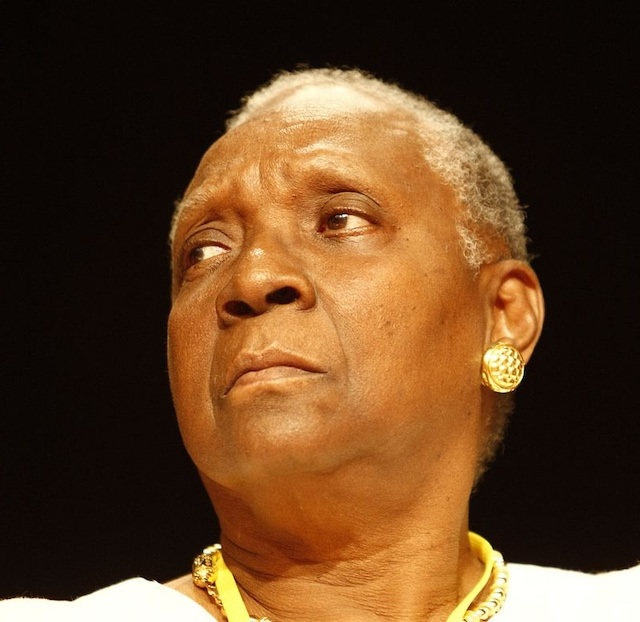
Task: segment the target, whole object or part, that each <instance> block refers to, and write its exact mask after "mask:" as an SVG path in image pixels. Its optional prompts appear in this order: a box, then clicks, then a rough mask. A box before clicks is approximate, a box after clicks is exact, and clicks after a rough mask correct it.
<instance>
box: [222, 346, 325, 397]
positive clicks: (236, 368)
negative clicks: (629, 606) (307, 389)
mask: <svg viewBox="0 0 640 622" xmlns="http://www.w3.org/2000/svg"><path fill="white" fill-rule="evenodd" d="M314 373H315V374H324V373H326V370H325V369H323V368H322V367H321V366H320V365H319V364H318V363H316V362H315V361H312V360H310V359H309V358H306V357H303V356H300V355H298V354H295V353H293V352H286V351H283V350H273V349H270V350H264V351H260V352H247V351H243V352H241V353H240V354H239V355H238V356H237V357H236V358H235V359H234V360H233V362H232V363H231V365H230V367H229V371H228V373H227V375H226V382H225V390H224V392H223V394H222V396H223V397H224V396H226V395H227V394H228V393H229V391H231V389H233V388H234V387H235V386H238V385H247V384H252V383H255V382H270V381H276V380H281V379H286V378H300V377H304V376H305V375H307V374H314Z"/></svg>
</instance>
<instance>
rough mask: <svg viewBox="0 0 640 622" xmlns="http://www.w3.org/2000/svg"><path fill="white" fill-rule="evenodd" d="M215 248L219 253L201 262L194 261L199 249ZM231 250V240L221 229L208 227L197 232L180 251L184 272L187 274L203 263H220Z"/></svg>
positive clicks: (186, 241)
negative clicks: (193, 257)
mask: <svg viewBox="0 0 640 622" xmlns="http://www.w3.org/2000/svg"><path fill="white" fill-rule="evenodd" d="M210 247H215V248H219V249H220V252H219V253H214V254H213V255H211V256H210V257H205V258H204V259H202V260H200V261H192V253H193V252H194V251H196V250H198V249H201V248H202V249H204V248H210ZM230 250H231V240H230V239H229V237H228V236H227V235H225V234H224V233H223V232H222V231H220V230H219V229H215V228H211V227H207V228H206V229H202V230H200V231H196V232H195V233H193V234H192V235H190V236H189V237H188V238H187V239H186V240H185V242H184V243H183V245H182V249H181V251H180V263H181V265H182V270H183V272H186V271H187V270H189V269H190V268H192V267H194V266H198V265H201V264H203V263H207V264H209V263H211V262H213V263H219V262H220V261H222V259H223V258H224V256H225V255H226V253H227V252H228V251H230Z"/></svg>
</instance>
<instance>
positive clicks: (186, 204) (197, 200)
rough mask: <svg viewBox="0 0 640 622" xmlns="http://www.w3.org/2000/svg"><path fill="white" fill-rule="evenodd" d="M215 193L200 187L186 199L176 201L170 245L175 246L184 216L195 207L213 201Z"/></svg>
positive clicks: (170, 232) (212, 190)
mask: <svg viewBox="0 0 640 622" xmlns="http://www.w3.org/2000/svg"><path fill="white" fill-rule="evenodd" d="M213 193H214V189H211V188H208V189H207V188H202V187H200V188H198V189H197V190H196V191H194V192H193V193H191V194H190V195H189V196H188V197H187V198H186V199H185V198H182V199H180V200H178V201H176V203H175V208H174V210H173V216H172V218H171V228H170V230H169V243H170V244H171V245H173V241H174V239H175V234H176V229H177V228H178V222H179V221H180V219H181V218H182V216H183V214H184V213H185V212H188V211H190V210H192V209H194V208H195V207H199V206H200V205H203V204H204V203H207V202H208V201H209V200H210V199H211V197H212V195H213Z"/></svg>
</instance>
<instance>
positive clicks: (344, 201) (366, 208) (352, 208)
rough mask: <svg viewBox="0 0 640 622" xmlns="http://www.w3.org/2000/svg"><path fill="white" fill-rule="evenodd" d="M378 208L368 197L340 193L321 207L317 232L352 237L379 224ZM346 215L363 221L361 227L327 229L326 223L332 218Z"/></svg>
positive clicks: (360, 194)
mask: <svg viewBox="0 0 640 622" xmlns="http://www.w3.org/2000/svg"><path fill="white" fill-rule="evenodd" d="M379 212H380V206H379V205H378V204H377V203H376V202H375V201H373V200H372V199H370V198H369V197H368V196H366V195H364V194H362V193H360V192H340V193H339V194H336V195H334V196H332V197H331V198H330V199H329V200H328V201H326V202H325V203H324V205H323V207H322V214H321V218H320V223H319V227H318V230H319V232H320V233H325V232H327V231H328V232H329V234H330V235H331V234H333V235H353V234H357V233H359V232H362V231H363V230H365V229H367V228H368V226H375V225H377V224H379V222H380V213H379ZM340 214H346V215H348V216H352V217H354V218H357V219H360V220H362V221H364V222H363V223H362V224H361V225H358V226H355V227H350V228H345V229H333V230H331V229H329V228H328V227H327V222H328V221H329V220H330V219H331V218H332V217H334V216H338V215H340Z"/></svg>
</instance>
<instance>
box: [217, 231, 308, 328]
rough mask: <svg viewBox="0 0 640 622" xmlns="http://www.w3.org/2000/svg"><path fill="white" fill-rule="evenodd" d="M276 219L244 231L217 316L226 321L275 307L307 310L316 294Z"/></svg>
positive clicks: (219, 297)
mask: <svg viewBox="0 0 640 622" xmlns="http://www.w3.org/2000/svg"><path fill="white" fill-rule="evenodd" d="M280 225H281V226H279V225H278V222H277V221H276V219H270V221H269V222H260V223H254V226H252V227H250V228H248V229H247V231H246V233H245V239H244V243H243V248H242V250H241V251H240V254H239V256H238V257H237V258H236V261H235V262H234V266H233V270H232V273H231V276H230V278H229V280H228V282H227V284H226V285H225V286H224V288H223V289H222V290H221V292H220V294H219V296H218V301H217V310H218V315H219V317H221V318H222V319H223V320H225V321H230V320H232V319H234V318H242V317H251V316H255V315H260V314H261V313H264V312H266V311H268V310H269V309H270V308H272V307H273V306H276V305H288V304H295V305H296V306H297V307H298V308H309V307H310V306H312V305H313V304H315V291H314V287H313V284H312V283H311V280H310V277H309V275H308V274H307V272H306V270H305V267H304V265H303V262H302V261H301V257H300V256H298V254H297V253H295V252H293V251H294V249H295V248H296V245H295V242H294V240H292V239H291V238H290V236H288V235H286V234H285V232H284V231H285V229H286V227H285V226H284V225H282V223H280Z"/></svg>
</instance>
